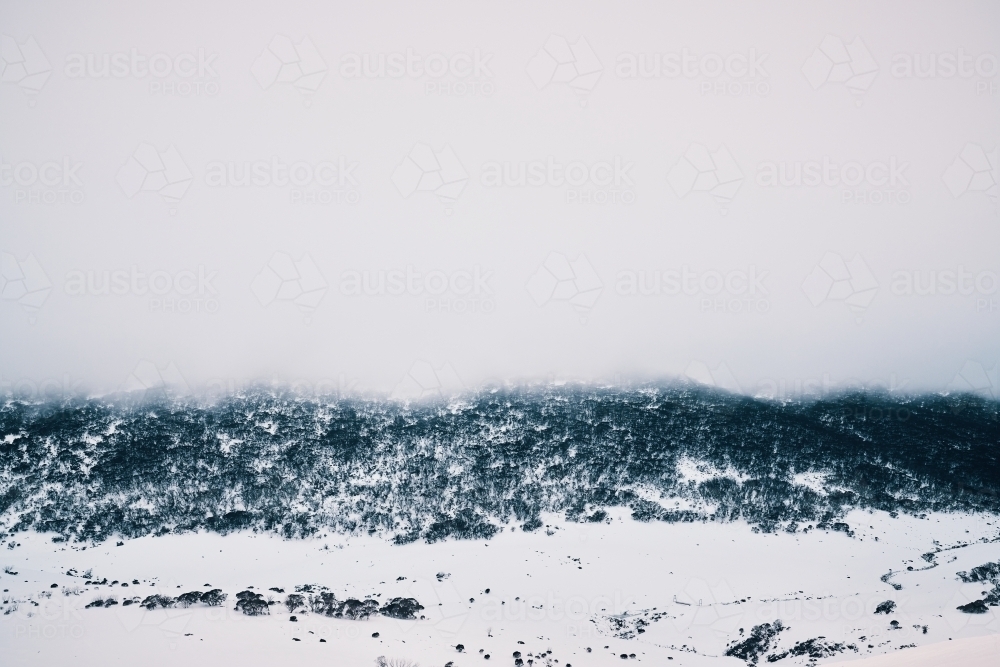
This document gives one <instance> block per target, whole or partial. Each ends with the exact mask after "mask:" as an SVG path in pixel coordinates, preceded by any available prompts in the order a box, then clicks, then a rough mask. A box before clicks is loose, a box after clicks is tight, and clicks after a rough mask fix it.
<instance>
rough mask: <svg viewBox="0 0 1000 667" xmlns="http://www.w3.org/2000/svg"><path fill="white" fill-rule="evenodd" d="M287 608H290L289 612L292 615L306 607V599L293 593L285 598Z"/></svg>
mask: <svg viewBox="0 0 1000 667" xmlns="http://www.w3.org/2000/svg"><path fill="white" fill-rule="evenodd" d="M285 606H286V607H288V612H289V613H291V612H293V611H295V610H296V609H298V608H300V607H304V606H306V599H305V597H304V596H302V595H299V594H298V593H292V594H291V595H289V596H288V597H287V598H285Z"/></svg>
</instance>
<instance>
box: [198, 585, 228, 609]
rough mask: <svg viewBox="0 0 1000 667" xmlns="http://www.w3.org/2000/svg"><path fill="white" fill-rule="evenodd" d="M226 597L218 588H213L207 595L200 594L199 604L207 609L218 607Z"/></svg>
mask: <svg viewBox="0 0 1000 667" xmlns="http://www.w3.org/2000/svg"><path fill="white" fill-rule="evenodd" d="M226 597H227V596H226V594H225V593H223V592H222V591H221V590H219V589H218V588H213V589H212V590H210V591H208V592H207V593H202V594H201V602H202V604H206V605H208V606H209V607H218V606H219V605H221V604H222V603H223V602H225V601H226Z"/></svg>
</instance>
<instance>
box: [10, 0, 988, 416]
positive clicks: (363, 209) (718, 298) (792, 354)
mask: <svg viewBox="0 0 1000 667" xmlns="http://www.w3.org/2000/svg"><path fill="white" fill-rule="evenodd" d="M998 28H1000V6H998V5H997V4H996V3H992V2H952V3H929V2H882V3H878V4H877V5H873V4H871V3H860V2H845V3H801V2H767V3H761V2H749V3H735V2H702V3H661V2H628V3H611V2H607V3H602V2H572V3H570V2H545V3H537V2H534V3H529V2H508V3H495V4H486V3H474V4H473V3H458V2H454V3H442V2H438V3H433V5H429V6H425V7H419V6H416V5H414V4H413V3H403V2H393V3H387V2H374V3H318V2H316V3H307V2H285V3H280V5H278V4H277V3H275V6H270V7H266V6H264V5H263V4H262V3H261V4H258V3H254V4H253V5H252V6H251V5H248V4H247V3H237V2H219V3H209V4H208V5H207V4H206V3H197V2H170V3H167V2H151V3H141V5H137V4H135V3H125V2H100V3H88V4H87V5H86V6H84V5H82V4H78V3H70V2H47V1H33V2H20V1H19V2H11V1H9V0H8V1H5V2H3V3H2V11H0V34H2V35H3V38H2V39H3V41H2V45H0V46H2V48H0V58H2V63H0V64H2V67H3V75H2V83H0V108H2V118H3V120H2V122H0V253H2V267H0V268H2V271H0V275H2V277H0V296H2V299H0V318H2V320H0V321H2V326H0V393H4V394H12V393H13V394H21V395H32V394H33V395H62V394H69V393H76V392H92V393H102V392H111V391H117V390H122V389H126V390H127V389H136V388H140V389H142V388H151V387H157V386H161V385H165V386H167V387H169V388H170V390H171V391H176V392H181V393H183V392H185V391H193V392H197V391H202V390H210V391H237V390H239V389H240V388H241V387H245V386H248V385H249V384H251V383H254V382H266V383H286V384H290V385H294V386H296V387H298V388H300V389H307V390H318V389H319V388H322V389H325V390H334V391H337V392H342V393H350V392H367V391H371V392H385V393H389V392H394V391H395V392H396V393H397V394H407V395H409V394H412V393H417V394H420V393H427V392H431V393H434V392H436V391H438V390H441V391H451V390H457V389H461V388H463V387H464V388H467V389H474V388H476V387H479V386H482V385H483V384H485V383H496V382H553V381H557V382H562V381H583V382H593V383H601V384H609V385H610V384H624V383H630V382H643V381H669V380H672V379H676V378H688V379H691V380H694V381H698V382H702V383H705V384H710V385H715V386H719V387H723V388H726V389H731V390H734V391H741V392H745V393H748V394H753V395H768V396H776V397H785V396H791V397H794V396H796V395H801V394H809V393H816V392H818V391H827V390H837V389H841V388H844V387H848V386H866V387H879V388H885V389H890V390H894V391H953V390H970V391H976V392H978V393H980V394H982V395H986V396H992V397H994V398H996V397H997V396H1000V387H998V382H997V363H998V360H1000V290H998V288H1000V283H998V274H1000V252H998V250H1000V218H998V201H997V195H998V182H1000V153H998V142H1000V113H998V112H1000V65H998V63H1000V29H998Z"/></svg>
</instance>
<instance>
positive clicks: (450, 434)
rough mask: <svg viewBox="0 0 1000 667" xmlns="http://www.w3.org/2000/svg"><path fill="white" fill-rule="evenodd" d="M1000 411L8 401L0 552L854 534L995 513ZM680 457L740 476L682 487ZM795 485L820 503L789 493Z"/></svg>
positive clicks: (618, 396) (561, 403) (695, 398)
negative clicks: (20, 534)
mask: <svg viewBox="0 0 1000 667" xmlns="http://www.w3.org/2000/svg"><path fill="white" fill-rule="evenodd" d="M997 410H998V407H997V403H996V402H995V401H987V400H984V399H979V398H975V397H973V396H964V397H942V396H921V397H909V398H899V397H893V396H889V395H884V394H866V393H856V394H847V395H843V396H839V397H834V398H829V399H824V400H817V401H813V402H791V403H776V402H769V401H762V400H755V399H751V398H746V397H741V396H734V395H730V394H725V393H715V392H712V391H707V390H702V389H696V388H691V387H673V388H648V389H642V390H627V391H626V390H590V389H580V388H565V387H563V388H549V389H533V390H503V391H489V392H482V393H479V394H475V395H470V396H467V397H466V398H465V400H464V401H463V403H462V404H461V406H460V407H449V406H446V405H443V404H440V403H437V404H435V403H422V404H413V405H409V406H407V405H399V404H395V403H389V402H382V401H375V400H361V399H356V400H355V399H352V400H329V401H324V400H317V399H305V398H302V397H298V396H294V395H286V394H276V393H272V392H267V391H263V390H261V391H255V392H250V393H246V394H243V395H239V396H236V397H229V398H226V399H224V400H220V401H218V402H215V403H206V402H197V401H194V400H191V401H184V400H180V401H169V400H166V399H162V400H158V401H153V402H147V403H143V404H138V403H134V402H133V403H130V402H127V401H125V400H124V399H123V400H115V401H111V400H101V399H91V400H69V401H66V402H63V403H59V404H39V403H28V402H23V401H17V400H8V401H7V402H6V403H4V404H3V405H2V407H0V536H3V534H4V533H12V532H16V531H22V530H29V529H33V530H37V531H46V532H53V533H55V534H57V535H59V536H61V537H64V538H67V539H75V540H104V539H109V538H113V537H114V538H117V537H118V536H121V537H138V536H143V535H166V534H169V533H182V532H188V531H195V530H201V529H207V530H212V531H215V532H218V533H228V532H232V531H237V530H255V531H266V532H271V533H277V534H280V535H283V536H286V537H302V536H307V535H313V534H316V533H317V532H320V531H334V532H340V533H349V534H369V533H370V534H379V535H385V536H387V537H390V538H394V539H395V540H396V541H398V542H402V543H405V542H407V541H413V540H417V539H423V540H427V541H431V542H433V541H438V540H443V539H447V538H460V539H483V538H489V537H491V536H492V535H494V534H495V533H496V532H497V530H498V528H499V526H502V525H507V524H514V525H520V526H521V527H522V528H523V529H524V530H528V531H531V530H536V529H538V528H540V527H542V522H541V520H540V515H541V513H543V512H560V513H564V514H565V515H566V516H567V517H568V518H570V519H571V520H578V521H595V522H596V521H602V520H606V519H607V509H608V508H612V507H623V508H628V509H630V510H631V512H632V515H633V517H634V518H635V519H637V520H640V521H666V522H690V521H722V522H724V521H734V520H746V521H748V522H750V523H751V524H752V525H754V526H755V527H756V528H757V529H758V530H763V531H774V530H796V526H798V525H806V524H811V525H816V526H817V527H821V528H824V529H827V530H833V531H841V532H843V533H844V534H846V535H851V534H852V532H853V531H852V530H851V528H850V526H848V525H847V524H846V523H844V522H843V521H842V520H841V519H842V517H843V516H844V514H845V513H846V512H848V511H850V510H851V509H855V508H861V509H871V510H884V511H886V512H890V513H899V512H907V513H912V514H914V515H919V514H923V513H927V512H931V511H950V510H954V511H987V512H993V513H997V512H1000V457H998V453H997V452H998V450H997V447H996V442H997V438H996V434H997ZM6 436H14V437H9V438H8V437H6ZM682 460H692V461H695V462H698V463H704V464H705V465H706V466H708V467H710V468H711V469H715V470H726V471H732V473H727V474H719V475H715V476H713V477H711V478H710V479H706V480H704V481H701V482H694V481H687V482H685V481H684V480H683V478H682V477H681V475H680V474H679V472H678V463H679V462H680V461H682ZM804 472H815V473H820V474H822V475H823V477H824V479H825V480H826V483H827V484H828V488H827V489H825V490H821V491H820V492H817V491H815V490H813V489H811V488H807V487H805V486H802V485H796V484H793V483H792V481H791V480H792V478H793V477H794V475H796V474H799V473H804ZM640 489H641V490H642V492H643V495H644V494H645V493H648V492H649V491H651V490H652V491H654V492H656V493H658V494H659V495H660V497H661V498H662V499H663V500H664V502H663V504H662V505H661V504H659V503H654V502H649V501H647V500H644V499H643V498H642V497H640V494H639V492H638V491H639V490H640ZM673 500H677V501H684V502H683V506H684V507H685V508H686V509H679V506H678V508H673V509H672V508H671V506H672V505H673V503H672V502H671V501H673ZM707 508H713V509H711V510H710V509H707ZM969 576H974V575H972V574H970V575H969Z"/></svg>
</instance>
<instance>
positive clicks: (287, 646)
mask: <svg viewBox="0 0 1000 667" xmlns="http://www.w3.org/2000/svg"><path fill="white" fill-rule="evenodd" d="M545 520H546V522H547V524H548V526H546V527H545V528H542V529H541V530H538V531H536V532H534V533H525V532H522V531H521V530H520V529H512V528H510V527H508V528H506V529H505V530H504V531H503V532H502V533H501V534H499V535H498V536H496V537H494V538H493V539H491V540H489V541H485V542H484V541H455V540H448V541H444V542H438V543H435V544H425V543H420V542H417V543H412V544H407V545H403V546H397V545H393V544H390V543H389V542H387V541H385V540H382V539H379V538H377V537H350V538H347V537H344V536H339V535H326V536H319V537H316V538H313V539H305V540H283V539H281V538H278V537H274V536H271V535H256V534H253V533H239V534H232V535H228V536H220V535H216V534H208V533H201V534H184V535H165V536H162V537H144V538H140V539H134V540H125V541H124V543H123V544H121V545H120V546H119V545H118V544H117V541H115V540H113V541H110V542H106V543H102V544H97V545H93V544H91V545H84V544H73V543H65V542H53V541H52V537H51V536H49V535H40V534H25V533H21V534H18V535H15V536H14V538H13V539H14V542H15V544H16V546H15V547H14V548H13V549H6V548H4V550H3V551H2V552H0V565H2V566H6V567H7V569H8V570H9V572H4V573H2V574H0V587H2V588H3V589H4V592H3V600H4V604H3V606H2V608H3V611H4V614H3V615H0V655H2V656H4V657H3V658H2V660H0V662H2V663H3V664H5V665H7V664H9V665H27V664H45V665H54V664H73V665H77V666H83V667H88V666H90V665H107V664H130V665H135V664H142V665H147V666H151V665H167V664H170V665H177V664H192V665H202V664H213V663H214V664H226V665H230V664H240V665H264V664H267V665H274V664H279V663H278V661H281V662H280V664H296V665H313V664H316V665H319V664H323V665H331V664H332V665H365V666H370V665H375V664H376V659H377V658H378V657H379V656H385V657H386V658H403V659H409V660H412V661H413V662H415V663H418V664H420V665H423V666H424V667H428V666H432V665H446V664H448V663H452V664H453V666H454V667H464V666H467V665H475V664H483V660H485V659H486V658H487V656H488V657H489V660H490V662H489V664H494V663H496V662H497V661H499V663H500V664H502V665H513V664H514V660H515V657H514V653H515V652H516V651H518V652H520V655H521V658H522V660H523V661H524V664H525V665H528V664H532V663H533V664H534V665H558V666H559V667H570V666H573V667H586V666H596V665H608V664H617V663H619V662H622V661H623V658H622V656H623V655H624V656H625V658H624V660H635V661H637V662H645V663H647V664H655V665H666V664H670V665H691V666H697V665H709V664H713V665H714V664H718V665H732V666H733V667H736V666H738V665H743V664H746V663H745V662H744V661H743V660H739V659H737V658H735V657H725V656H724V655H723V654H724V652H725V651H726V649H727V646H728V645H730V644H732V643H735V642H739V641H742V640H745V639H746V638H748V637H749V636H750V635H751V632H752V628H754V627H756V626H760V625H762V624H764V623H771V624H772V626H771V627H772V628H773V627H775V626H774V625H773V622H774V621H776V620H780V621H781V623H782V626H784V628H785V629H783V630H781V631H780V632H777V634H776V636H775V639H774V640H773V641H772V643H771V647H770V650H769V651H768V654H770V655H776V654H781V653H783V652H787V651H789V650H791V649H793V647H795V646H796V645H799V646H800V647H802V646H806V648H807V649H808V648H810V647H811V651H812V652H813V653H814V654H817V655H818V654H823V655H825V656H826V657H821V658H817V659H811V658H810V656H809V651H808V650H806V649H803V648H800V649H799V653H800V655H795V654H789V655H786V657H784V658H782V659H780V660H778V661H776V662H775V664H778V665H791V664H810V662H811V663H812V664H816V663H837V662H842V661H850V660H855V659H857V658H864V657H870V656H879V655H882V654H889V656H885V657H880V658H877V660H879V661H885V660H888V661H889V662H884V663H882V662H873V663H872V665H876V664H878V665H881V664H885V665H887V666H888V665H896V664H906V663H905V661H904V662H894V661H893V660H898V659H902V658H903V657H904V656H907V655H911V656H913V658H914V659H916V658H917V657H920V656H931V657H930V658H925V659H927V660H931V662H927V663H926V664H948V663H951V662H955V663H961V664H962V665H963V667H976V666H977V665H987V664H989V665H995V664H998V660H1000V655H998V654H997V647H998V644H997V643H996V642H995V641H993V640H995V639H996V635H997V634H998V633H1000V614H998V609H1000V608H997V607H991V608H990V609H989V612H988V613H985V614H965V613H962V612H959V611H958V610H956V607H958V606H959V605H962V604H966V603H968V602H970V601H972V600H976V599H979V598H980V597H981V596H982V592H983V591H984V590H987V589H988V588H990V585H989V584H985V583H982V582H980V583H962V582H961V580H960V579H959V578H958V577H956V572H958V571H962V570H966V571H967V570H970V569H971V568H973V567H975V566H978V565H982V564H984V563H987V562H991V561H994V562H995V561H1000V541H998V536H1000V530H998V521H997V519H996V517H992V516H985V515H955V514H947V515H944V514H936V515H930V516H928V517H927V518H926V519H918V518H914V517H908V516H900V517H898V518H891V517H889V516H888V515H886V514H883V513H867V512H858V511H856V512H853V513H851V514H850V515H849V516H848V517H847V519H846V522H847V523H848V524H849V525H850V530H851V531H853V533H854V534H853V537H852V536H849V535H848V534H846V533H844V532H833V531H831V532H825V531H818V530H812V531H809V532H807V533H802V532H799V533H795V534H789V533H778V534H765V533H758V532H754V531H753V530H751V528H750V527H748V526H747V525H745V524H741V523H736V524H702V523H695V524H666V523H657V522H652V523H638V522H635V521H633V520H632V519H631V518H629V516H628V513H627V512H621V513H616V512H610V513H609V519H608V521H607V522H604V523H567V522H565V521H563V520H561V519H560V518H558V517H555V516H549V517H545ZM929 553H934V554H935V555H934V556H933V557H932V558H931V557H928V558H924V557H922V555H923V554H929ZM909 568H912V569H909ZM87 571H90V572H89V577H90V580H91V581H102V580H104V579H107V581H108V584H106V585H93V584H85V583H84V582H85V579H84V577H83V575H84V574H85V573H87ZM68 572H74V573H75V575H76V576H73V575H70V574H67V573H68ZM890 572H892V573H893V574H891V575H890V576H885V575H889V573H890ZM13 573H16V574H13ZM113 581H117V582H118V583H117V584H115V585H114V586H112V585H111V582H113ZM135 581H138V582H139V583H138V584H136V583H133V582H135ZM122 583H128V584H129V585H128V586H127V587H123V586H122ZM303 584H313V585H316V584H319V585H323V586H327V587H329V589H330V591H332V592H334V593H335V594H336V595H337V597H338V598H340V599H344V598H346V597H355V598H358V599H363V598H365V597H366V596H373V597H375V599H376V600H378V601H380V602H384V601H386V600H388V599H390V598H394V597H413V598H416V599H417V600H418V601H419V602H420V603H421V604H422V605H423V606H424V610H423V611H421V612H420V614H421V615H422V616H423V617H424V618H422V619H417V620H398V619H393V618H388V617H385V616H380V615H376V616H373V617H371V618H370V619H369V620H365V621H352V620H343V619H334V618H327V617H325V616H322V615H318V614H314V613H301V612H299V613H297V614H296V616H297V621H295V622H292V621H291V620H290V616H291V614H290V613H289V611H288V610H287V609H286V608H285V606H284V604H282V603H283V602H284V600H285V598H286V596H287V595H288V594H289V593H292V592H294V589H295V587H296V586H299V585H303ZM251 586H252V587H254V588H253V590H254V591H256V592H259V593H262V594H263V595H264V596H265V597H267V596H271V597H273V599H274V600H275V604H274V605H272V606H270V607H269V610H270V615H268V616H260V617H248V616H244V615H243V614H242V613H240V612H237V611H235V610H234V604H235V602H236V599H235V596H236V593H238V592H239V591H242V590H244V589H247V588H248V587H251ZM896 587H899V588H898V589H897V588H896ZM209 588H220V589H222V590H223V591H224V592H225V593H226V594H227V595H228V600H227V601H226V602H225V603H224V604H223V605H222V606H221V607H206V606H203V605H200V604H196V605H193V606H190V607H187V608H184V607H180V606H177V607H174V608H170V609H157V610H155V611H149V610H146V609H144V608H142V607H140V606H139V605H138V604H132V605H130V606H124V605H122V604H118V605H115V606H111V607H101V608H85V605H87V604H88V603H90V602H92V601H93V600H94V599H96V598H99V597H100V598H107V597H108V596H109V595H114V596H115V597H116V598H117V599H118V600H119V601H124V600H125V599H126V598H135V597H139V598H145V597H146V596H148V595H150V594H153V593H161V594H164V595H169V596H171V597H176V596H178V595H180V594H181V593H184V592H187V591H190V590H199V591H206V590H209ZM271 588H278V589H283V591H284V592H282V593H279V592H277V591H271V590H269V589H271ZM77 591H79V592H78V593H77ZM888 600H891V601H892V602H894V603H895V609H893V610H892V611H891V613H888V614H884V613H875V609H876V607H877V606H878V605H879V604H881V603H883V602H885V601H888ZM893 622H895V624H894V623H893ZM741 632H742V634H741ZM376 633H377V636H375V634H376ZM988 635H991V636H992V637H993V638H992V639H989V638H987V639H978V640H970V641H965V640H967V639H970V638H977V637H978V638H982V637H984V636H988ZM295 639H298V640H299V641H294V640H295ZM324 640H325V641H324ZM808 640H814V641H813V642H812V643H811V644H808V645H804V644H802V643H803V642H807V641H808ZM991 641H992V643H989V642H991ZM838 644H841V645H842V646H839V647H838V646H837V645H838ZM458 645H462V646H464V650H463V651H458V650H457V649H456V647H457V646H458ZM925 645H927V646H926V647H925ZM929 645H935V646H929ZM824 647H826V648H824ZM904 647H907V648H904ZM922 647H925V648H922ZM963 651H964V653H963ZM633 655H634V658H633V657H631V656H633ZM893 655H894V656H896V657H895V658H892V657H890V656H893ZM934 656H936V657H934ZM977 656H979V657H977ZM984 656H985V657H984ZM529 660H531V661H532V663H529V662H528V661H529ZM934 661H937V662H934ZM759 664H769V663H768V662H767V659H766V657H765V656H764V655H763V654H761V655H760V657H759ZM921 664H923V663H921Z"/></svg>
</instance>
